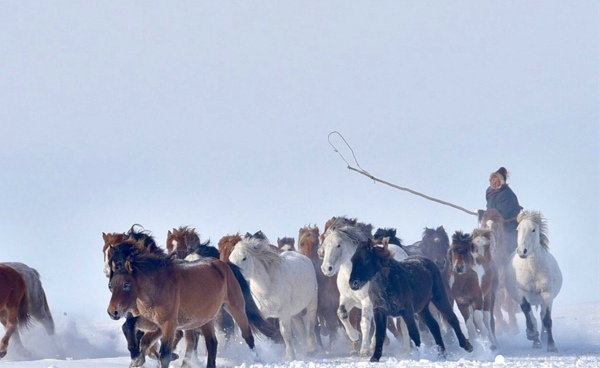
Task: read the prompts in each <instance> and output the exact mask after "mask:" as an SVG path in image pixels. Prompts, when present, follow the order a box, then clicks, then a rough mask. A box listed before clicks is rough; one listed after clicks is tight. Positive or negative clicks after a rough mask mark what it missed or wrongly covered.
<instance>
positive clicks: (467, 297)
mask: <svg viewBox="0 0 600 368" xmlns="http://www.w3.org/2000/svg"><path fill="white" fill-rule="evenodd" d="M448 257H449V260H450V268H451V270H450V271H451V274H450V290H451V292H452V296H453V297H454V300H455V301H456V304H457V305H458V309H459V310H460V313H461V314H462V316H463V318H464V320H465V324H466V326H467V330H468V331H469V340H471V341H473V339H475V337H476V335H477V328H479V331H481V334H482V335H483V336H484V337H485V338H487V339H489V341H490V342H491V344H492V346H491V348H492V349H496V345H497V343H496V337H495V336H494V332H493V329H492V325H493V322H492V321H491V320H492V318H494V316H493V313H492V312H493V309H494V288H493V286H494V271H493V269H492V266H491V265H490V264H489V262H488V261H487V260H486V258H485V257H483V256H482V255H480V254H478V253H477V252H476V250H475V245H474V244H473V241H472V238H471V234H466V233H463V232H462V231H456V232H455V233H454V235H452V244H451V245H450V251H449V252H448Z"/></svg>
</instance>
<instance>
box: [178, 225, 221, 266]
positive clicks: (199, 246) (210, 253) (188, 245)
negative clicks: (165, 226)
mask: <svg viewBox="0 0 600 368" xmlns="http://www.w3.org/2000/svg"><path fill="white" fill-rule="evenodd" d="M167 252H169V254H174V255H176V256H177V258H179V259H186V258H187V257H190V258H189V259H188V260H195V259H197V258H199V257H213V258H219V257H220V254H219V250H218V249H217V248H215V247H213V246H211V245H210V240H207V241H205V242H204V243H203V242H201V241H200V236H199V235H198V233H196V229H192V228H190V227H188V226H180V227H179V229H175V228H173V230H172V231H171V230H169V232H168V233H167Z"/></svg>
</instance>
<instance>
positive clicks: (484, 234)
mask: <svg viewBox="0 0 600 368" xmlns="http://www.w3.org/2000/svg"><path fill="white" fill-rule="evenodd" d="M471 238H472V239H473V245H475V252H476V253H477V254H479V255H481V256H482V257H484V258H485V259H487V260H491V259H492V255H491V250H492V248H493V247H494V236H493V233H492V230H491V229H487V228H486V229H482V228H476V229H474V230H473V232H472V233H471Z"/></svg>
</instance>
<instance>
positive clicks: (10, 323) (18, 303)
mask: <svg viewBox="0 0 600 368" xmlns="http://www.w3.org/2000/svg"><path fill="white" fill-rule="evenodd" d="M30 320H31V315H30V314H29V300H28V298H27V284H26V282H25V279H24V278H23V276H21V274H20V273H19V272H17V271H16V270H15V269H13V268H12V267H9V266H7V265H5V264H0V322H1V323H2V325H3V326H4V328H5V329H6V333H5V334H4V336H3V337H2V339H1V340H0V358H3V357H4V356H5V355H6V352H7V349H8V341H9V340H10V337H11V336H12V335H13V334H14V333H15V332H16V331H17V327H27V326H28V325H29V322H30ZM19 342H20V340H19ZM21 347H22V345H21Z"/></svg>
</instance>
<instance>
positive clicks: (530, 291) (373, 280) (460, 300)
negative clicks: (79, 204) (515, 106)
mask: <svg viewBox="0 0 600 368" xmlns="http://www.w3.org/2000/svg"><path fill="white" fill-rule="evenodd" d="M498 215H499V214H498V213H497V212H496V211H495V210H488V211H487V212H486V214H485V215H484V217H483V220H482V221H481V222H480V224H479V226H478V227H476V228H475V229H473V230H472V232H470V233H466V232H463V231H456V232H455V233H454V234H452V236H451V237H450V236H448V234H447V232H446V230H445V229H444V227H443V226H440V227H437V228H425V230H424V232H423V236H422V239H421V240H420V241H418V242H416V243H415V244H412V245H404V244H402V241H401V240H400V239H399V238H398V237H397V236H396V229H393V228H378V229H376V231H375V232H374V233H373V230H374V229H373V226H372V225H370V224H368V223H363V222H360V221H358V220H357V219H355V218H348V217H343V216H340V217H333V218H331V219H330V220H328V221H327V222H326V224H325V227H324V229H323V232H322V233H321V232H320V230H319V228H318V227H317V226H312V225H309V226H305V227H302V228H301V229H300V230H299V233H298V237H297V239H294V238H292V237H284V238H278V239H277V245H272V244H271V242H270V241H269V239H268V238H267V236H266V235H265V234H264V233H262V231H258V232H256V233H254V234H250V233H246V234H245V235H243V236H242V235H241V234H239V233H236V234H230V235H226V236H224V237H223V238H221V239H220V241H219V242H218V246H217V247H214V246H212V245H211V244H210V241H205V242H202V241H201V240H200V236H199V235H198V234H197V232H196V230H195V229H193V228H190V227H185V226H182V227H179V228H173V230H170V231H169V232H168V234H167V240H166V249H163V248H161V247H159V246H158V245H157V243H156V241H155V239H154V237H153V236H152V235H151V233H150V232H149V231H147V230H144V229H143V228H141V226H139V225H134V226H132V227H131V228H130V229H129V230H128V231H126V232H114V233H102V237H103V240H104V247H103V254H104V263H105V266H104V272H105V275H106V277H107V278H108V279H109V283H108V285H109V290H110V293H111V298H110V301H109V304H108V308H107V312H108V314H109V316H110V318H112V319H114V320H119V319H121V318H124V319H125V322H124V323H123V326H122V330H123V334H124V336H125V338H126V340H127V347H128V350H129V352H130V356H131V364H130V366H131V367H138V366H141V365H143V364H144V362H145V359H146V357H148V356H149V357H153V358H156V359H158V361H159V365H160V367H163V368H164V367H168V366H169V363H170V362H171V361H173V360H176V359H178V358H179V356H178V355H177V354H176V353H175V348H176V346H177V344H178V343H179V341H180V340H181V339H185V344H186V348H185V356H184V358H183V361H182V366H184V367H188V366H193V365H198V363H199V362H198V353H197V348H198V343H199V341H200V337H201V336H202V337H203V338H204V340H205V345H206V352H207V358H206V359H207V362H206V366H207V367H215V366H216V356H217V345H218V340H219V339H220V338H221V336H224V338H225V340H226V341H227V340H229V339H230V338H231V337H232V335H233V334H235V333H236V332H237V331H239V332H240V333H241V337H242V338H243V340H244V341H245V343H246V345H247V346H248V348H249V349H250V351H251V354H252V355H253V356H254V357H257V353H256V347H255V340H254V336H262V337H264V338H267V339H271V340H272V341H274V342H275V343H283V344H284V346H285V359H286V360H293V359H295V358H296V357H297V355H298V354H299V353H302V354H303V356H304V357H305V358H306V357H311V356H313V355H314V354H315V353H316V352H317V351H318V349H319V348H322V349H323V348H324V349H327V348H328V347H329V346H331V345H332V344H333V343H334V342H335V341H336V339H337V338H338V337H339V332H340V331H341V330H342V329H343V330H344V331H345V333H346V335H347V337H348V339H349V341H350V347H349V348H350V354H352V355H360V356H368V355H371V358H370V360H371V361H372V362H376V361H379V359H380V358H381V356H382V354H383V346H384V344H385V341H386V339H388V335H387V331H389V332H390V333H391V335H393V336H394V337H395V338H397V339H399V340H400V341H401V343H402V347H403V349H405V351H406V352H409V351H410V350H411V349H413V348H418V347H419V346H421V343H422V341H432V340H433V341H432V343H433V344H435V346H436V347H437V351H438V354H439V355H440V357H442V358H443V357H445V354H446V344H447V343H454V342H457V343H458V345H459V346H460V347H461V348H462V349H464V350H465V351H467V352H471V351H473V343H474V342H475V341H478V342H479V343H481V344H485V345H487V346H488V347H489V348H490V349H496V348H497V347H498V342H497V339H496V333H497V332H502V333H512V334H515V333H517V332H518V325H517V320H516V317H515V315H516V313H517V311H518V310H519V309H520V310H521V311H522V312H523V313H524V315H525V320H526V336H527V338H528V339H529V340H531V341H533V347H535V348H540V347H541V346H542V341H544V342H545V343H546V346H547V350H548V351H549V352H555V351H557V349H556V345H555V343H554V339H553V335H552V317H551V315H552V313H551V311H552V303H553V299H554V298H555V297H556V295H557V294H558V292H559V291H560V288H561V286H562V275H561V272H560V268H559V267H558V264H557V262H556V260H555V259H554V257H553V256H552V255H551V254H550V252H549V249H548V238H547V235H546V232H547V225H546V222H545V219H544V218H543V216H542V215H541V213H540V212H536V211H522V212H521V214H520V215H519V216H518V222H519V226H518V246H517V249H516V251H515V252H513V253H512V254H509V253H508V251H507V248H506V243H505V238H504V229H503V224H504V223H503V220H502V219H501V217H498ZM296 240H297V241H296ZM454 306H456V307H457V310H458V311H459V314H460V316H462V318H463V322H464V324H465V326H466V332H467V334H466V336H465V334H464V333H463V331H462V330H461V326H460V321H459V318H458V316H457V314H455V312H454V310H455V309H454ZM532 306H540V318H541V321H542V328H541V335H542V336H540V332H538V325H537V320H536V318H535V316H534V313H533V310H532ZM504 314H506V316H507V319H508V322H505V319H504ZM32 318H33V319H35V320H37V321H39V322H40V323H42V324H43V325H44V327H45V328H46V331H47V332H48V334H53V333H54V323H53V321H52V316H51V314H50V311H49V308H48V304H47V301H46V297H45V294H44V291H43V289H42V287H41V283H40V281H39V274H38V273H37V271H35V270H33V269H31V268H29V267H28V266H26V265H23V264H20V263H3V264H0V321H1V322H2V324H3V325H4V326H5V328H6V334H5V336H4V337H3V338H2V340H1V343H0V358H1V357H3V356H4V355H6V351H7V346H8V340H9V338H10V337H11V335H13V341H14V342H15V345H17V346H18V347H19V348H20V349H22V350H23V351H26V350H25V348H24V347H23V345H22V343H21V341H20V339H19V333H18V329H19V328H24V327H27V326H28V325H29V324H30V323H31V321H32ZM325 337H327V339H324V338H325ZM325 342H326V343H325Z"/></svg>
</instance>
